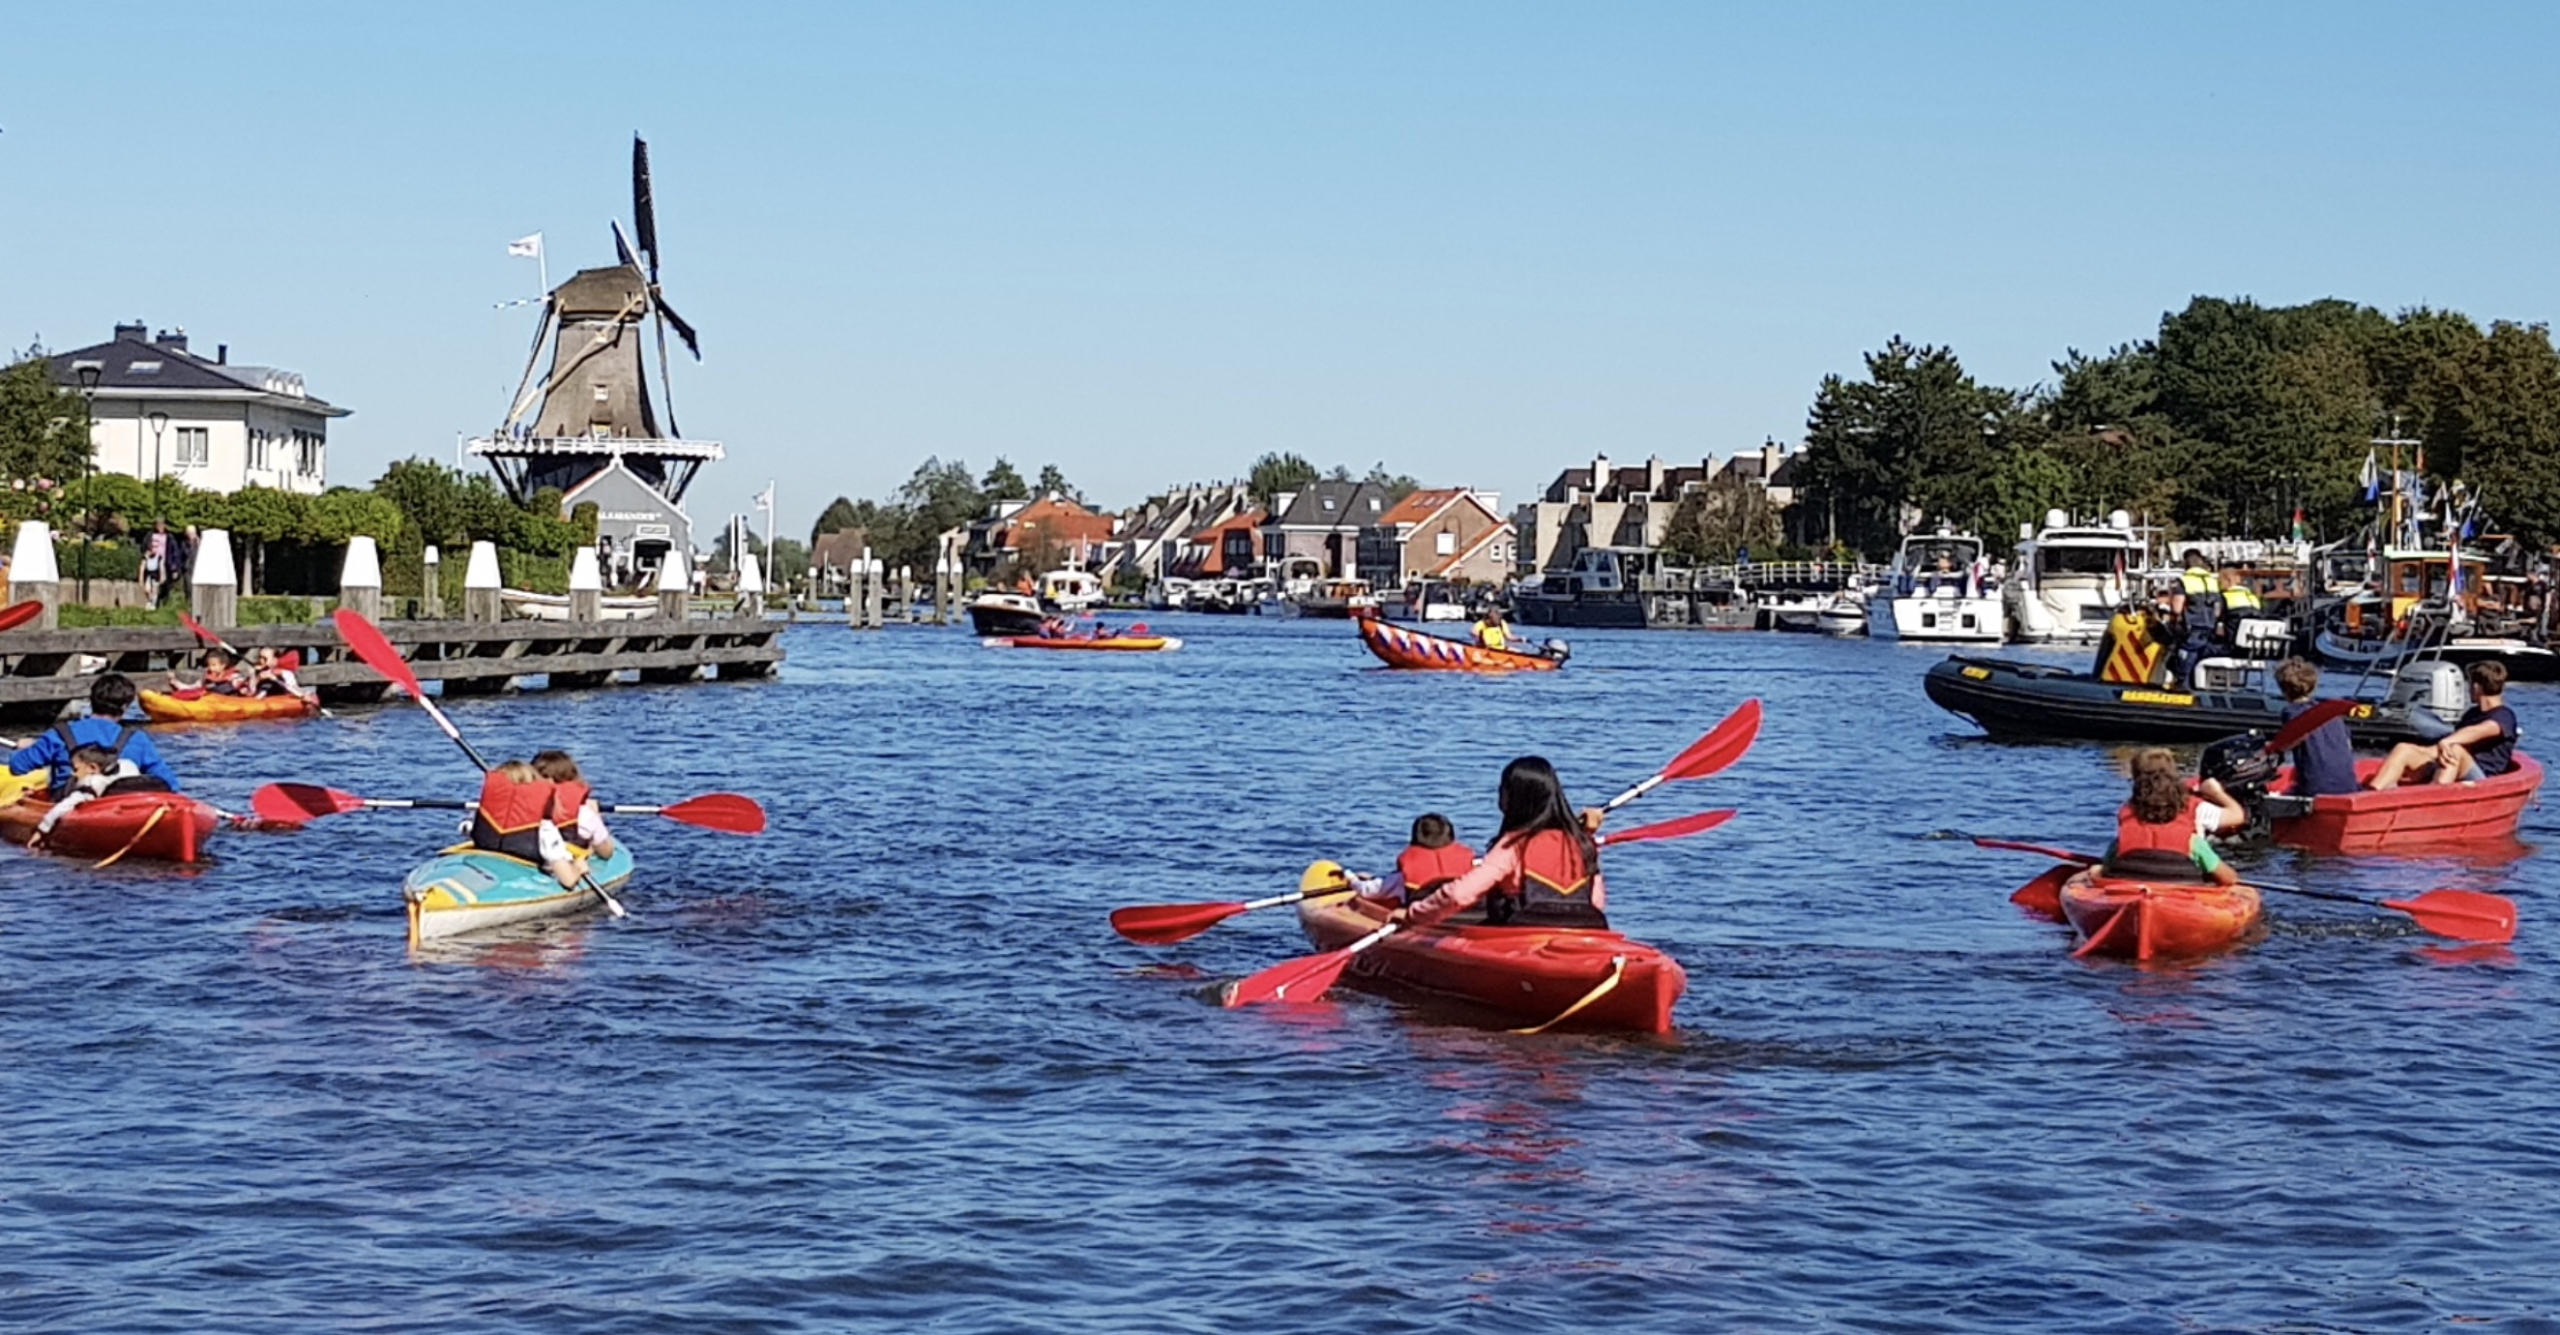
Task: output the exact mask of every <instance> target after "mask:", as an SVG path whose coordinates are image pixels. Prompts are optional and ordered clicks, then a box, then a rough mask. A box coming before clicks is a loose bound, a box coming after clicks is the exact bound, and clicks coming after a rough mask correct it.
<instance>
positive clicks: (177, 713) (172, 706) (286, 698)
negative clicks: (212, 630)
mask: <svg viewBox="0 0 2560 1335" xmlns="http://www.w3.org/2000/svg"><path fill="white" fill-rule="evenodd" d="M139 703H140V704H141V706H142V712H143V713H144V714H145V715H147V716H149V717H150V718H151V719H152V720H153V721H154V722H159V723H236V722H240V721H242V720H246V719H276V718H310V717H311V716H313V715H315V714H317V713H319V712H320V697H319V696H318V695H316V694H303V695H222V694H218V693H216V692H213V691H198V692H196V693H195V694H193V695H186V694H177V695H164V694H162V693H161V692H159V691H144V692H142V693H141V697H140V699H139Z"/></svg>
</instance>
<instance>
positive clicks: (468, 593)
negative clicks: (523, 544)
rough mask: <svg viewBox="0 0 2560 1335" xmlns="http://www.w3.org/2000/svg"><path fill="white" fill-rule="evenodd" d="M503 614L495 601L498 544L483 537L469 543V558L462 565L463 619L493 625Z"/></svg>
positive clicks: (504, 612)
mask: <svg viewBox="0 0 2560 1335" xmlns="http://www.w3.org/2000/svg"><path fill="white" fill-rule="evenodd" d="M506 615H507V609H506V605H505V604H504V603H502V602H500V601H499V600H498V544H496V543H494V542H491V541H489V540H487V539H486V538H483V539H481V540H480V541H478V542H475V543H473V544H471V560H470V562H469V563H468V564H466V565H464V566H463V567H462V619H463V620H465V621H476V622H479V623H480V624H482V625H489V626H494V625H496V624H497V623H498V622H500V621H502V620H504V619H505V618H506Z"/></svg>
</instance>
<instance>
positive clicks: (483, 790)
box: [480, 769, 557, 834]
mask: <svg viewBox="0 0 2560 1335" xmlns="http://www.w3.org/2000/svg"><path fill="white" fill-rule="evenodd" d="M555 791H557V790H556V788H555V786H554V785H553V784H552V783H551V781H550V780H548V779H527V780H525V781H524V782H522V783H518V782H516V781H515V780H513V779H510V778H508V777H507V776H506V775H505V773H503V772H502V771H499V770H494V769H493V770H491V771H489V773H488V776H487V777H485V778H483V779H482V780H481V781H480V820H481V821H482V822H485V823H486V824H487V825H488V827H489V828H490V829H492V830H494V831H496V832H497V833H499V834H517V833H521V832H523V831H525V830H530V829H532V828H534V827H535V826H537V825H540V824H541V823H542V822H543V821H544V820H545V819H546V818H548V817H549V816H550V814H551V797H552V794H553V793H554V792H555Z"/></svg>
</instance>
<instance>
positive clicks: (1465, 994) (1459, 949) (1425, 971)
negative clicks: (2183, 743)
mask: <svg viewBox="0 0 2560 1335" xmlns="http://www.w3.org/2000/svg"><path fill="white" fill-rule="evenodd" d="M1383 920H1384V911H1383V910H1377V909H1373V908H1369V907H1365V906H1363V905H1362V904H1361V903H1360V902H1359V901H1357V900H1349V901H1346V900H1344V899H1342V898H1339V897H1326V898H1320V899H1309V900H1304V901H1301V902H1300V903H1299V905H1298V923H1299V926H1301V927H1302V928H1304V929H1305V930H1306V933H1307V939H1308V940H1309V941H1312V942H1314V943H1315V945H1316V948H1317V949H1319V950H1339V949H1341V948H1342V947H1344V946H1347V945H1350V944H1351V943H1352V942H1354V941H1356V940H1359V939H1360V938H1361V937H1364V936H1367V935H1369V934H1370V933H1371V932H1373V931H1376V930H1377V928H1378V925H1379V924H1380V923H1381V922H1382V921H1383ZM1350 971H1351V973H1352V974H1353V975H1354V976H1355V977H1358V978H1361V979H1364V980H1367V981H1370V982H1375V983H1383V984H1387V985H1391V986H1395V987H1402V988H1409V989H1412V990H1414V991H1417V992H1425V993H1431V994H1434V995H1438V996H1445V997H1456V998H1459V999H1461V1000H1465V1001H1469V1002H1473V1003H1475V1004H1476V1005H1479V1006H1483V1007H1486V1008H1488V1009H1491V1010H1494V1011H1497V1012H1500V1013H1501V1014H1503V1015H1506V1016H1509V1017H1512V1018H1514V1019H1517V1020H1520V1021H1522V1022H1523V1023H1525V1024H1531V1025H1544V1024H1547V1023H1549V1022H1551V1021H1555V1020H1556V1019H1557V1017H1558V1016H1564V1015H1565V1013H1566V1012H1567V1011H1568V1010H1571V1011H1572V1012H1573V1013H1572V1014H1571V1015H1570V1016H1567V1017H1566V1018H1565V1019H1564V1020H1563V1021H1562V1022H1561V1023H1560V1024H1558V1025H1557V1026H1556V1027H1557V1028H1560V1029H1580V1030H1616V1031H1621V1032H1633V1033H1639V1034H1662V1033H1669V1032H1670V1031H1671V1009H1672V1006H1673V1005H1674V1003H1676V1002H1678V1001H1679V1000H1680V994H1681V993H1682V992H1683V991H1685V990H1686V989H1687V988H1688V986H1689V975H1688V974H1687V973H1686V972H1685V971H1683V970H1682V969H1681V967H1680V965H1679V962H1678V961H1676V960H1674V959H1672V958H1671V957H1670V956H1669V955H1666V954H1664V953H1662V952H1661V951H1660V950H1657V949H1655V948H1654V947H1652V946H1649V945H1646V944H1644V943H1643V942H1641V941H1634V940H1630V939H1628V938H1627V936H1626V935H1625V934H1624V933H1621V932H1615V931H1589V930H1581V929H1558V928H1550V927H1491V926H1486V925H1484V924H1482V923H1472V924H1441V925H1439V926H1434V927H1425V928H1420V929H1408V930H1406V931H1402V932H1398V933H1396V934H1395V935H1393V936H1390V937H1388V938H1386V939H1385V940H1383V941H1380V942H1378V943H1377V944H1376V945H1374V946H1371V947H1369V948H1368V949H1366V950H1363V951H1361V952H1360V953H1359V954H1357V955H1354V956H1352V958H1351V970H1350ZM1577 1005H1579V1006H1580V1009H1578V1010H1577V1009H1574V1008H1575V1007H1576V1006H1577Z"/></svg>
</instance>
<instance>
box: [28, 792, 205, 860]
mask: <svg viewBox="0 0 2560 1335" xmlns="http://www.w3.org/2000/svg"><path fill="white" fill-rule="evenodd" d="M52 807H53V799H52V798H50V797H47V796H45V794H44V792H43V790H41V789H38V790H36V791H34V792H32V793H29V794H28V795H27V796H25V797H23V798H21V799H20V800H18V801H16V802H12V803H10V804H8V805H7V806H0V839H6V840H8V841H9V842H10V843H13V844H23V843H25V842H27V841H28V840H29V839H31V838H33V837H34V836H35V832H36V825H37V823H38V822H40V821H42V820H43V819H44V813H45V812H47V811H49V810H51V809H52ZM221 824H222V813H221V812H218V811H216V810H214V809H213V808H212V807H209V806H207V805H205V804H204V803H202V802H199V801H197V800H196V799H194V798H192V797H189V796H187V795H186V794H185V793H110V794H108V795H106V796H105V797H100V798H95V799H92V800H91V801H88V802H84V803H82V804H80V805H79V806H77V807H74V808H72V809H71V811H70V813H69V814H68V815H65V816H64V817H63V818H62V819H61V821H59V822H58V823H56V824H55V825H54V827H53V832H52V833H50V834H48V835H46V836H45V840H44V851H46V852H48V853H61V854H65V855H68V856H70V857H77V858H106V857H121V858H127V859H131V858H148V859H151V860H153V861H157V862H198V861H201V860H203V858H204V849H205V843H206V841H207V840H210V839H211V838H212V837H213V832H214V831H215V830H216V829H219V828H220V827H221Z"/></svg>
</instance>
